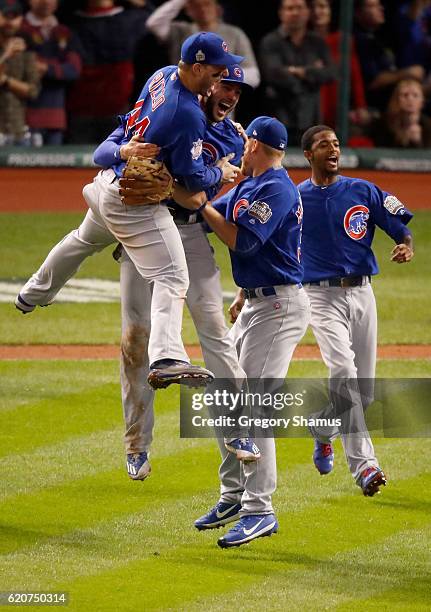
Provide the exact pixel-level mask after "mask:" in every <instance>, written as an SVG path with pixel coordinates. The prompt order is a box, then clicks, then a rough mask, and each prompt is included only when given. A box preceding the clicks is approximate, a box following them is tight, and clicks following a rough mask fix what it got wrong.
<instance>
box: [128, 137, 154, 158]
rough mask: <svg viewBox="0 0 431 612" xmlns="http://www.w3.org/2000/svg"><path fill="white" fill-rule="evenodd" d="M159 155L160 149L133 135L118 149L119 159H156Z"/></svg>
mask: <svg viewBox="0 0 431 612" xmlns="http://www.w3.org/2000/svg"><path fill="white" fill-rule="evenodd" d="M159 153H160V147H159V146H158V145H156V144H152V143H150V142H144V138H143V137H142V136H139V135H138V134H135V135H134V136H132V138H131V139H130V140H129V142H126V143H125V144H123V145H121V147H120V157H121V159H124V160H126V159H129V157H132V156H135V157H156V156H157V155H158V154H159Z"/></svg>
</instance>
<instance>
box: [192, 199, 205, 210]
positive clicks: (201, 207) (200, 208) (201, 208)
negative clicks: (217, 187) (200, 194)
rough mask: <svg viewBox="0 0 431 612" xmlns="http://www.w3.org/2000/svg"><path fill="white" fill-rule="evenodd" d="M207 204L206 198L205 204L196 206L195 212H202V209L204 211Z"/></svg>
mask: <svg viewBox="0 0 431 612" xmlns="http://www.w3.org/2000/svg"><path fill="white" fill-rule="evenodd" d="M207 204H208V200H205V202H204V203H203V204H201V205H200V206H199V208H196V209H195V212H202V211H203V209H204V208H205V206H206V205H207Z"/></svg>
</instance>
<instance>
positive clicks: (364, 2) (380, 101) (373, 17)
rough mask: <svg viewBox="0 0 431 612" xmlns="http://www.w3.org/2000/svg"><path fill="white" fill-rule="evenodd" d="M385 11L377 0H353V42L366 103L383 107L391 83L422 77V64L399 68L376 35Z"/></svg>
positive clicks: (390, 89) (386, 101)
mask: <svg viewBox="0 0 431 612" xmlns="http://www.w3.org/2000/svg"><path fill="white" fill-rule="evenodd" d="M384 22H385V13H384V10H383V5H382V4H381V2H380V0H356V1H355V30H354V31H355V42H356V48H357V51H358V55H359V61H360V62H361V68H362V75H363V77H364V82H365V85H366V86H365V95H366V98H367V104H368V107H371V108H374V109H377V110H379V111H384V109H385V108H386V106H387V103H388V100H389V96H390V94H391V91H392V89H393V87H394V86H395V84H396V83H398V81H400V80H401V79H405V78H414V79H418V80H419V81H422V79H423V78H424V68H423V67H422V66H420V65H418V64H415V65H411V66H407V67H404V68H401V69H399V68H398V67H397V65H396V63H395V58H394V54H393V52H392V50H390V49H389V48H388V47H386V46H385V45H384V44H383V42H382V41H381V39H380V37H379V30H380V27H381V26H382V25H383V24H384Z"/></svg>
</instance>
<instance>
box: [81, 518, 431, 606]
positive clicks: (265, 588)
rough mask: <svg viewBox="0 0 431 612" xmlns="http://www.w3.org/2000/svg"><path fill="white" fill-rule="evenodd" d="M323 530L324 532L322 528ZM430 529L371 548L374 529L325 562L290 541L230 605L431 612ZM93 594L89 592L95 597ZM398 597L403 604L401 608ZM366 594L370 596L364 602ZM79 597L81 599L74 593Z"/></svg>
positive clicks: (222, 598)
mask: <svg viewBox="0 0 431 612" xmlns="http://www.w3.org/2000/svg"><path fill="white" fill-rule="evenodd" d="M319 527H320V528H322V529H324V526H322V525H319ZM430 527H431V524H430V523H428V524H426V525H424V526H423V527H422V528H419V529H408V530H403V531H400V532H398V533H395V534H394V535H391V536H389V537H387V538H384V539H383V540H380V541H378V542H377V543H374V542H372V543H368V542H369V540H370V539H371V538H372V535H370V532H371V533H372V528H370V527H369V528H368V529H367V530H366V531H365V533H364V534H361V535H362V544H363V545H362V546H359V547H355V548H352V549H348V550H344V551H343V552H337V553H335V554H333V555H328V556H327V557H325V558H317V557H316V556H315V554H314V549H313V546H312V543H311V544H310V543H305V544H302V545H301V543H298V544H299V546H300V548H298V549H295V548H294V546H295V543H296V542H294V541H292V540H291V541H290V543H289V544H288V545H287V546H286V550H285V553H284V554H279V555H278V563H274V562H272V563H271V559H270V558H269V555H265V554H264V553H263V554H264V562H265V563H268V562H269V566H268V570H267V574H266V577H265V578H264V579H263V580H262V579H260V576H259V575H257V577H256V579H255V580H252V581H251V584H249V585H247V588H246V589H243V588H241V585H238V589H237V590H235V591H230V592H229V593H228V597H229V600H230V601H234V602H235V607H236V609H239V610H244V611H250V612H253V611H255V610H259V609H261V610H271V611H278V610H280V611H285V610H287V609H290V610H305V611H309V610H310V611H311V610H334V609H335V610H345V611H346V612H353V611H357V612H364V610H367V611H368V610H370V609H372V610H379V611H381V610H404V611H405V610H423V611H425V610H429V604H430V595H429V580H430V569H429V568H430V563H431V549H430V548H429V547H427V546H426V543H427V542H429V539H430ZM312 531H313V533H314V532H315V529H314V528H313V529H312ZM328 535H329V534H328ZM346 535H347V538H348V535H349V534H348V531H347V530H346V526H345V525H344V526H343V525H342V524H341V525H340V529H339V536H341V537H343V538H346ZM271 539H272V538H271ZM338 544H339V540H337V539H336V540H334V542H333V543H332V546H333V549H334V550H336V549H337V547H338ZM288 549H290V552H289V550H288ZM262 552H263V551H260V554H259V555H256V558H255V559H254V564H256V563H258V562H259V558H260V557H261V556H262ZM265 552H266V551H265ZM274 556H275V555H274ZM223 559H224V557H223ZM235 561H236V563H237V565H239V566H240V565H241V564H244V563H245V562H246V559H245V558H242V559H240V558H238V557H235ZM254 564H253V566H254ZM94 588H97V585H94V584H93V586H92V587H91V589H94ZM93 593H94V591H93V590H90V591H89V597H90V598H91V595H92V594H93ZM397 593H398V594H400V595H401V597H402V599H403V600H404V601H403V603H402V604H401V605H398V606H397V603H398V604H400V601H399V600H398V598H397V595H396V594H397ZM80 594H81V593H80ZM364 595H365V596H368V597H367V598H366V599H364ZM74 597H75V599H76V600H78V593H77V592H75V589H74ZM82 598H83V600H85V599H86V598H87V591H85V590H84V591H83V592H82ZM400 599H401V598H400ZM225 603H226V593H225V594H221V595H219V596H218V597H216V598H214V597H211V598H203V597H199V598H198V599H197V600H196V601H195V602H194V603H192V602H190V603H187V604H186V605H185V606H183V605H181V604H180V605H178V607H177V608H176V609H177V610H181V611H182V610H184V611H187V612H198V611H200V610H205V611H206V612H219V611H220V610H222V609H224V608H223V605H224V604H225ZM120 609H121V608H120ZM124 609H127V608H124ZM146 609H149V610H150V609H154V610H157V609H162V608H161V607H158V605H157V602H155V603H154V607H153V608H151V607H148V608H147V607H146Z"/></svg>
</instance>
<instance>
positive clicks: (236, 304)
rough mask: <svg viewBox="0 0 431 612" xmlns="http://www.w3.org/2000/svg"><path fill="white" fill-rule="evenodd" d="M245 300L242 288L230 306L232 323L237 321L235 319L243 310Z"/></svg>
mask: <svg viewBox="0 0 431 612" xmlns="http://www.w3.org/2000/svg"><path fill="white" fill-rule="evenodd" d="M244 302H245V298H244V293H243V292H242V290H240V291H238V293H237V294H236V296H235V299H234V301H233V302H232V304H231V305H230V306H229V314H230V322H231V323H235V321H236V320H237V318H238V317H239V313H240V312H241V310H242V307H243V306H244Z"/></svg>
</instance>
